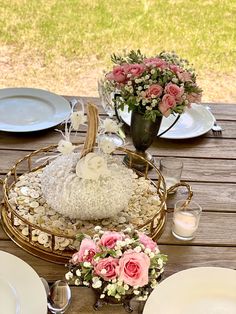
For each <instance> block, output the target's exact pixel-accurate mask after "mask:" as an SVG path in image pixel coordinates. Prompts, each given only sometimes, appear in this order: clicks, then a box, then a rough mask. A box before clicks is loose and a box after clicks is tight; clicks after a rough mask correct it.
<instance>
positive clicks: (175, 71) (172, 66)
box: [169, 64, 183, 74]
mask: <svg viewBox="0 0 236 314" xmlns="http://www.w3.org/2000/svg"><path fill="white" fill-rule="evenodd" d="M169 68H170V70H171V71H173V72H174V73H175V74H177V73H179V72H182V71H183V70H182V69H181V68H180V67H179V66H178V65H176V64H170V65H169Z"/></svg>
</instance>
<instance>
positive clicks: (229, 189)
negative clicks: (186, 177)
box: [167, 182, 236, 212]
mask: <svg viewBox="0 0 236 314" xmlns="http://www.w3.org/2000/svg"><path fill="white" fill-rule="evenodd" d="M190 184H191V187H192V190H193V195H194V196H193V199H194V200H195V201H196V202H197V203H199V204H200V205H201V206H202V208H203V210H205V211H224V212H236V193H235V191H236V185H235V184H228V183H224V184H222V183H198V182H191V183H190ZM186 197H187V195H186V189H184V188H182V187H180V188H179V191H178V192H177V195H170V196H168V199H167V205H168V208H174V204H175V202H176V200H177V199H181V198H186Z"/></svg>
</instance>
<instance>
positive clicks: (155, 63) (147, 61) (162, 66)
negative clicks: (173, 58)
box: [143, 58, 167, 69]
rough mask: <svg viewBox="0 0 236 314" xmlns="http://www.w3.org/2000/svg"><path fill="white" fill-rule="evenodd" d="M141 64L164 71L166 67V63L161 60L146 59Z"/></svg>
mask: <svg viewBox="0 0 236 314" xmlns="http://www.w3.org/2000/svg"><path fill="white" fill-rule="evenodd" d="M143 62H144V63H145V64H146V65H147V66H153V67H157V68H160V69H165V68H166V67H167V63H166V61H165V60H162V59H160V58H147V59H144V60H143Z"/></svg>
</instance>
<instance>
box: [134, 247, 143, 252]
mask: <svg viewBox="0 0 236 314" xmlns="http://www.w3.org/2000/svg"><path fill="white" fill-rule="evenodd" d="M134 251H135V252H137V253H140V252H141V251H142V249H141V247H140V246H136V247H135V248H134Z"/></svg>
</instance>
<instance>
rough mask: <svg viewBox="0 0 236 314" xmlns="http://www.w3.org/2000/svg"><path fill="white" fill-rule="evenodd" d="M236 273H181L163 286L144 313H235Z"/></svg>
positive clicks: (205, 269)
mask: <svg viewBox="0 0 236 314" xmlns="http://www.w3.org/2000/svg"><path fill="white" fill-rule="evenodd" d="M235 313H236V271H235V270H232V269H227V268H220V267H198V268H191V269H187V270H183V271H180V272H178V273H176V274H174V275H172V276H170V277H168V278H167V279H166V280H164V281H163V282H161V283H160V285H159V286H157V287H156V288H155V289H154V290H153V292H152V293H151V295H150V297H149V298H148V300H147V303H146V305H145V308H144V312H143V314H235Z"/></svg>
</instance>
